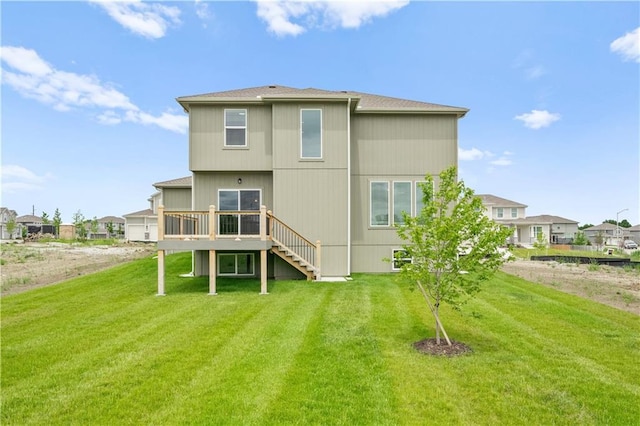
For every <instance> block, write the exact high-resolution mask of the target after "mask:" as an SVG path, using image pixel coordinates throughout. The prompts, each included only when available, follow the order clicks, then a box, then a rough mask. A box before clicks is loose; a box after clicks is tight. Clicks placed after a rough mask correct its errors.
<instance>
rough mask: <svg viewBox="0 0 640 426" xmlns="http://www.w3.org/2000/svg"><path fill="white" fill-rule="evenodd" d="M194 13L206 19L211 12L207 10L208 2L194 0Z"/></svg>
mask: <svg viewBox="0 0 640 426" xmlns="http://www.w3.org/2000/svg"><path fill="white" fill-rule="evenodd" d="M195 8H196V15H198V18H200V19H202V20H207V19H209V18H210V17H211V12H210V11H209V4H208V3H206V2H203V1H202V0H196V2H195Z"/></svg>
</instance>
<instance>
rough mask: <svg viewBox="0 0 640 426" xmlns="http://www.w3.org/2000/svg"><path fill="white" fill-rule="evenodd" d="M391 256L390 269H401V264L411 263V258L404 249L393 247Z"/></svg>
mask: <svg viewBox="0 0 640 426" xmlns="http://www.w3.org/2000/svg"><path fill="white" fill-rule="evenodd" d="M392 255H393V256H392V258H391V270H392V271H399V270H400V269H402V265H405V264H407V263H412V262H413V260H412V259H411V258H410V257H409V255H408V253H407V251H406V250H404V249H393V250H392Z"/></svg>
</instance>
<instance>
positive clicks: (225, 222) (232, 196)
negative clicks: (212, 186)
mask: <svg viewBox="0 0 640 426" xmlns="http://www.w3.org/2000/svg"><path fill="white" fill-rule="evenodd" d="M260 199H261V194H260V190H259V189H221V190H219V191H218V206H220V207H219V209H220V211H229V212H238V211H243V212H246V211H255V212H256V213H255V214H238V213H235V214H221V215H220V216H219V219H218V230H219V233H220V234H222V235H259V234H260V213H259V212H260V201H261V200H260Z"/></svg>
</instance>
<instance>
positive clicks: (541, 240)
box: [533, 231, 549, 250]
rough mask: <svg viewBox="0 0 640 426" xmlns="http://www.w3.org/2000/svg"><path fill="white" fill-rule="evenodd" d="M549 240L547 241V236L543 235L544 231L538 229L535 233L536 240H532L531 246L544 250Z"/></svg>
mask: <svg viewBox="0 0 640 426" xmlns="http://www.w3.org/2000/svg"><path fill="white" fill-rule="evenodd" d="M548 245H549V242H548V241H547V236H546V235H544V232H542V231H540V232H538V233H537V234H536V240H535V241H534V242H533V247H535V248H536V249H538V250H544V249H546V248H547V247H548Z"/></svg>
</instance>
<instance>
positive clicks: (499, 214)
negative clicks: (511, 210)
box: [496, 207, 504, 218]
mask: <svg viewBox="0 0 640 426" xmlns="http://www.w3.org/2000/svg"><path fill="white" fill-rule="evenodd" d="M496 217H498V218H503V217H504V209H503V208H502V207H498V208H497V209H496Z"/></svg>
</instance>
